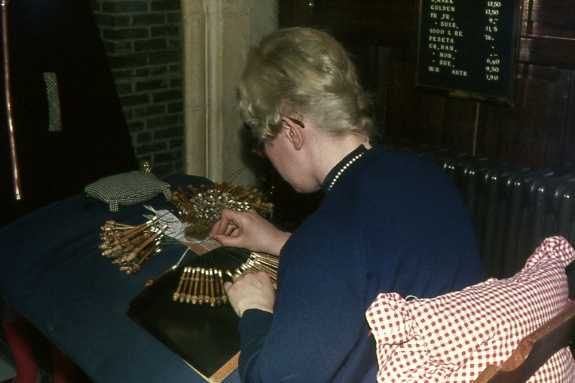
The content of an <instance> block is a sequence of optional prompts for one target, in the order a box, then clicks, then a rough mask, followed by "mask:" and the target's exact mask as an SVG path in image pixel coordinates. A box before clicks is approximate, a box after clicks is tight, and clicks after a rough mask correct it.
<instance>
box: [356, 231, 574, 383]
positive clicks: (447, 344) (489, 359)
mask: <svg viewBox="0 0 575 383" xmlns="http://www.w3.org/2000/svg"><path fill="white" fill-rule="evenodd" d="M574 259H575V251H574V250H573V248H572V247H571V246H570V245H569V243H568V242H567V241H566V240H565V239H563V238H561V237H551V238H548V239H546V240H545V241H544V242H543V243H542V244H541V245H540V246H539V247H538V248H537V249H536V251H535V253H534V254H533V255H531V257H530V258H529V259H528V260H527V263H526V265H525V267H524V268H523V270H522V271H521V272H519V273H517V274H516V275H515V276H513V277H511V278H508V279H502V280H498V279H490V280H488V281H486V282H483V283H480V284H477V285H474V286H470V287H468V288H466V289H464V290H461V291H457V292H453V293H449V294H446V295H442V296H439V297H436V298H431V299H411V300H410V299H408V300H406V299H404V298H402V297H401V296H400V295H398V294H396V293H385V294H379V295H378V297H377V298H376V300H375V301H374V302H373V303H372V304H371V306H370V307H369V309H368V310H367V312H366V318H367V321H368V323H369V325H370V327H371V330H372V333H373V335H374V337H375V340H376V342H377V358H378V363H379V372H378V377H377V379H378V382H386V383H388V382H418V383H419V382H421V383H423V382H473V381H474V379H475V378H477V376H478V375H479V374H480V373H481V371H483V370H484V369H485V368H486V367H487V365H488V364H496V365H497V364H500V363H501V362H503V361H505V360H506V359H507V358H508V357H509V355H510V354H511V352H512V351H513V350H514V349H515V348H516V347H517V345H518V343H519V341H520V340H521V339H523V338H524V337H526V336H527V335H529V334H530V333H531V332H533V331H534V330H536V329H537V328H538V327H539V326H541V325H543V324H544V323H545V322H547V321H549V320H550V319H551V318H552V317H553V316H555V315H556V314H557V313H558V312H559V311H561V308H563V306H565V304H567V303H568V286H567V277H566V274H565V266H567V265H568V264H569V263H570V262H571V261H573V260H574ZM529 382H553V383H556V382H575V362H574V360H573V357H572V355H571V352H570V350H569V349H568V348H565V349H562V350H560V351H559V352H558V353H556V354H555V355H554V356H553V357H551V358H550V359H549V360H548V361H547V362H546V363H545V364H544V365H543V366H542V367H541V368H540V369H539V370H538V371H537V372H536V373H535V374H534V375H533V376H532V377H531V379H529Z"/></svg>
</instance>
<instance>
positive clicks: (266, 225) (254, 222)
mask: <svg viewBox="0 0 575 383" xmlns="http://www.w3.org/2000/svg"><path fill="white" fill-rule="evenodd" d="M290 235H291V234H290V233H287V232H285V231H281V230H279V229H277V228H276V227H275V226H274V225H272V224H271V223H270V222H269V221H267V220H266V219H264V218H262V217H261V216H260V215H258V213H256V212H255V211H253V210H249V211H246V212H238V211H235V210H229V209H224V210H223V211H222V215H221V218H220V220H219V221H218V222H216V223H215V224H214V226H213V227H212V230H211V232H210V236H211V237H212V238H213V239H215V240H216V241H218V242H220V243H221V244H222V245H224V246H231V247H243V248H245V249H249V250H251V251H258V252H263V253H268V254H272V255H279V253H280V251H281V249H282V247H283V245H284V244H285V243H286V241H287V240H288V238H289V237H290Z"/></svg>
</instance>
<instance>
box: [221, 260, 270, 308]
mask: <svg viewBox="0 0 575 383" xmlns="http://www.w3.org/2000/svg"><path fill="white" fill-rule="evenodd" d="M224 288H225V290H226V293H227V294H228V298H229V299H230V303H231V305H232V307H233V308H234V310H235V312H236V314H238V316H239V317H241V316H242V315H243V314H244V312H245V311H246V310H249V309H258V310H262V311H267V312H269V313H273V312H274V302H275V290H274V287H273V283H272V280H271V278H270V277H269V275H268V274H267V273H265V272H263V271H259V272H256V273H246V274H242V275H240V276H239V277H238V278H236V279H235V280H234V282H233V283H232V282H226V283H225V284H224Z"/></svg>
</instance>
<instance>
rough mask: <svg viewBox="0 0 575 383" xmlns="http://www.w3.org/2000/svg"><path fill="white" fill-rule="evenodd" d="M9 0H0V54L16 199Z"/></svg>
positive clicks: (19, 187) (17, 179)
mask: <svg viewBox="0 0 575 383" xmlns="http://www.w3.org/2000/svg"><path fill="white" fill-rule="evenodd" d="M9 3H10V0H1V1H0V6H1V7H2V54H3V64H4V98H5V101H6V121H7V123H8V136H9V140H10V159H11V162H12V181H13V183H14V197H15V198H16V201H20V200H21V199H22V185H21V180H20V169H19V166H18V156H17V155H16V137H15V134H14V100H13V99H12V92H11V90H12V77H11V69H12V68H11V62H10V38H9V33H10V24H9V17H8V16H9V12H8V7H9V5H10V4H9Z"/></svg>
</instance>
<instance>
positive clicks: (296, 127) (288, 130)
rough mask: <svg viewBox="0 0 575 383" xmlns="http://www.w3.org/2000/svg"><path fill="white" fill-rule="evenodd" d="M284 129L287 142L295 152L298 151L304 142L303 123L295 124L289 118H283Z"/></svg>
mask: <svg viewBox="0 0 575 383" xmlns="http://www.w3.org/2000/svg"><path fill="white" fill-rule="evenodd" d="M283 120H284V129H285V134H286V136H287V139H288V141H289V142H290V143H291V144H292V145H293V148H294V149H295V150H300V149H301V148H302V147H303V144H304V142H305V132H304V128H305V127H304V125H303V123H301V122H299V121H298V123H295V122H294V121H293V120H292V119H291V118H284V119H283Z"/></svg>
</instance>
